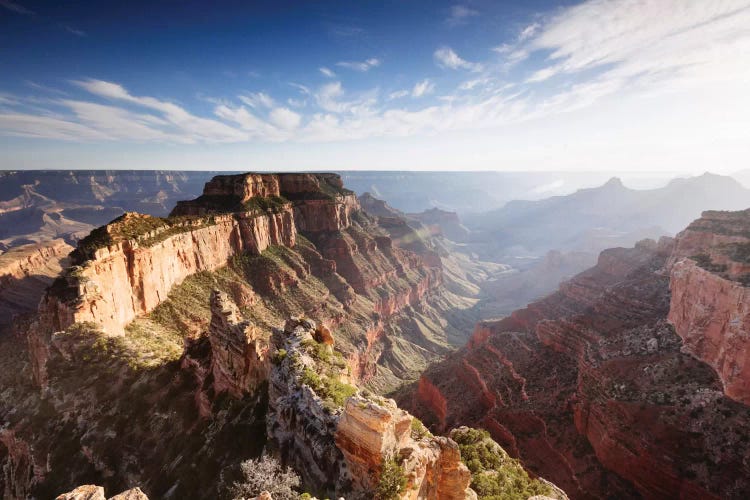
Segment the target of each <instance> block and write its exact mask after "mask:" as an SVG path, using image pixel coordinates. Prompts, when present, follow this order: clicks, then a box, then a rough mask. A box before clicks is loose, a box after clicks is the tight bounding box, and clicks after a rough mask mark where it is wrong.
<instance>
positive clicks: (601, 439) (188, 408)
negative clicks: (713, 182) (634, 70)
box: [0, 173, 750, 499]
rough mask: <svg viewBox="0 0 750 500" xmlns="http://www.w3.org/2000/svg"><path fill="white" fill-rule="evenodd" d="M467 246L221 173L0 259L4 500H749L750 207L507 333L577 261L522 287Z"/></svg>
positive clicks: (559, 261) (429, 228)
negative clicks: (282, 481)
mask: <svg viewBox="0 0 750 500" xmlns="http://www.w3.org/2000/svg"><path fill="white" fill-rule="evenodd" d="M607 189H609V190H620V189H621V186H619V187H618V186H616V185H610V186H609V187H608V188H607ZM163 215H166V214H163ZM474 236H476V235H475V234H474V233H473V232H472V230H471V229H470V228H468V229H467V227H466V226H464V225H463V224H462V222H461V219H460V218H459V217H458V215H457V214H456V213H454V212H450V211H446V210H441V209H432V210H428V211H425V212H422V213H411V214H406V213H403V212H401V211H400V210H397V209H394V208H393V207H391V206H390V205H388V204H387V203H385V202H383V201H382V200H378V199H377V198H375V197H374V196H371V195H363V196H361V197H357V196H356V195H355V194H354V192H352V191H350V190H349V189H347V188H346V187H344V184H343V182H342V179H341V177H340V176H338V175H335V174H306V173H305V174H303V173H289V174H237V175H218V176H214V177H213V178H212V179H210V180H208V181H207V182H206V184H205V186H204V188H203V192H202V194H200V195H198V196H197V197H195V198H194V199H192V200H187V201H186V200H182V201H179V202H177V203H176V205H175V206H174V208H173V209H172V211H171V212H170V213H169V215H168V216H166V217H160V216H154V215H145V214H140V213H137V212H126V213H124V214H122V215H119V216H118V217H117V218H115V219H114V220H112V221H111V222H110V223H108V224H106V225H104V226H101V227H99V228H97V229H95V230H93V231H91V232H90V233H89V234H88V236H81V237H78V238H76V239H75V240H62V239H58V240H53V241H47V240H45V241H43V242H41V243H33V244H27V245H17V246H15V247H14V248H12V249H10V250H9V251H8V252H6V253H5V254H3V255H1V256H0V264H2V266H0V307H2V308H4V309H3V310H4V311H6V312H7V314H6V315H5V316H6V317H7V318H9V319H12V321H6V323H5V324H3V325H0V327H2V329H3V330H4V333H5V334H4V335H3V336H2V337H0V386H1V387H2V388H3V389H4V390H3V391H2V392H0V403H1V404H0V421H2V424H3V425H2V428H0V443H2V446H0V462H1V463H2V476H1V477H0V491H3V497H4V498H27V497H35V498H54V497H56V496H57V495H59V494H60V493H61V492H64V491H70V492H71V493H70V494H69V495H74V494H77V493H75V492H76V491H77V490H79V491H80V492H82V493H81V494H86V495H99V496H100V497H101V498H105V497H104V491H107V492H117V491H123V492H125V493H123V495H124V494H126V493H128V492H134V491H135V490H134V488H140V489H139V490H138V492H135V493H132V495H136V493H137V494H140V495H143V494H148V496H150V497H151V498H224V497H227V486H228V485H229V484H231V483H232V481H235V480H237V479H238V478H239V468H238V466H239V463H240V462H241V461H242V460H246V459H247V458H257V457H260V456H261V455H262V454H270V455H272V456H274V457H275V458H277V459H278V460H279V461H280V462H281V463H282V464H284V465H290V466H292V467H293V469H294V470H295V471H296V473H297V474H299V476H300V478H301V484H302V489H303V491H306V492H308V493H310V494H313V495H317V496H319V497H321V498H325V497H330V496H333V495H335V496H337V497H338V496H344V497H346V498H371V497H372V492H373V491H375V490H379V489H380V488H382V487H383V481H384V479H383V478H384V477H385V478H387V479H389V480H391V479H393V480H394V481H395V484H400V483H401V482H402V483H403V485H402V486H401V487H400V489H399V493H398V498H409V499H417V498H427V499H435V498H455V499H470V498H477V497H479V498H493V495H495V496H502V495H514V497H517V498H530V497H539V496H541V497H542V498H557V499H565V498H568V497H570V498H601V497H605V496H607V495H609V496H614V497H617V498H639V497H647V498H675V497H681V498H742V495H743V492H745V491H747V490H748V489H750V479H749V478H750V464H748V463H747V459H746V457H747V456H750V407H749V406H748V403H749V401H750V363H749V362H748V357H747V354H746V353H747V350H748V337H747V334H746V332H747V330H748V325H750V318H749V317H748V315H749V314H750V310H748V308H747V306H746V302H747V300H746V297H747V296H746V293H745V291H746V289H747V285H748V284H750V279H748V276H750V259H749V258H748V255H750V250H748V249H750V211H742V212H720V211H709V212H704V213H703V215H702V217H701V218H699V219H697V220H696V221H694V222H692V223H691V224H690V225H689V226H688V227H687V229H685V230H684V231H682V232H681V233H679V234H678V235H677V236H676V237H675V238H669V237H663V238H661V239H659V240H658V241H655V240H650V239H645V240H642V241H639V242H638V243H637V244H636V245H635V246H634V247H632V248H612V249H607V250H604V251H603V252H601V254H600V255H599V257H598V260H597V261H596V263H595V265H594V266H593V267H591V268H590V269H588V270H586V271H584V272H582V273H580V274H578V275H575V276H574V277H573V278H571V279H569V280H567V281H565V282H563V283H562V284H561V285H560V287H559V290H558V291H557V292H554V293H552V294H551V295H548V296H547V297H545V298H543V299H539V300H536V301H535V302H532V303H530V304H529V305H528V306H527V307H525V308H522V309H516V310H511V309H513V305H514V304H517V303H527V302H528V301H530V300H535V299H536V297H538V296H541V295H544V294H545V292H546V291H547V290H548V289H550V288H552V287H554V286H555V284H556V283H557V282H558V281H560V280H561V279H563V278H565V277H567V276H570V275H572V274H574V273H575V271H576V270H578V269H579V268H580V267H585V266H586V265H587V264H588V263H590V262H591V261H590V254H589V253H587V252H581V253H576V252H568V253H564V252H557V251H550V252H548V253H547V254H546V256H545V257H544V258H543V259H541V260H539V261H538V262H536V263H535V264H534V265H531V266H528V267H526V268H522V269H521V270H520V272H519V271H513V270H511V269H510V266H507V265H505V264H501V263H499V262H488V261H482V260H480V259H479V258H478V256H477V255H472V250H471V249H472V248H474V247H472V245H473V244H475V243H476V241H474V242H473V243H472V240H471V239H472V238H473V237H474ZM66 241H70V242H72V243H75V244H76V245H75V248H74V247H72V246H70V245H69V244H68V243H67V242H66ZM488 294H489V295H488ZM37 303H38V309H37V308H36V307H35V306H34V304H37ZM506 313H507V316H506V317H504V318H502V319H499V320H490V319H483V318H486V317H487V316H489V315H492V314H506ZM472 331H473V333H472ZM456 349H458V350H456ZM391 397H392V398H393V399H391ZM417 417H418V418H417ZM422 422H424V424H423V423H422ZM466 426H469V427H466ZM474 428H476V429H474ZM478 429H483V430H478ZM393 474H395V475H396V476H392V475H393ZM547 480H549V481H551V482H549V481H547ZM386 482H387V481H386ZM82 485H83V486H82ZM139 492H140V493H139ZM128 494H129V493H128ZM62 497H63V498H68V497H65V496H64V495H63V496H62ZM70 498H77V497H76V496H71V497H70ZM115 498H117V497H115ZM134 498H140V497H139V496H134Z"/></svg>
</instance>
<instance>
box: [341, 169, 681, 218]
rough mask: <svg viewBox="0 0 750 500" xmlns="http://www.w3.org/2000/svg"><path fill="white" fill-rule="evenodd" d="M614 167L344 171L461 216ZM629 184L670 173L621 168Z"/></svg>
mask: <svg viewBox="0 0 750 500" xmlns="http://www.w3.org/2000/svg"><path fill="white" fill-rule="evenodd" d="M612 175H614V174H613V173H612V172H594V173H592V172H415V171H411V172H399V171H347V172H341V177H342V178H343V179H344V182H345V183H346V185H347V186H349V188H350V189H352V190H354V191H355V192H356V193H357V194H363V193H366V192H369V193H372V194H373V195H374V196H375V197H377V198H379V199H381V200H385V201H386V202H388V204H389V205H390V206H392V207H394V208H396V209H398V210H400V211H402V212H407V213H417V212H422V211H423V210H428V209H431V208H440V209H442V210H447V211H449V212H458V214H459V215H460V216H462V217H463V216H464V214H469V213H480V212H486V211H488V210H495V209H498V208H501V207H502V206H503V205H504V204H505V203H507V202H509V201H511V200H539V199H542V198H546V197H549V196H554V195H564V194H570V193H572V192H573V191H575V190H576V189H578V188H581V187H591V186H596V185H598V184H601V183H602V182H605V181H606V180H607V179H608V178H609V177H611V176H612ZM622 175H625V176H627V181H628V183H629V184H631V185H634V186H635V185H637V186H647V187H650V186H655V185H657V184H655V182H656V183H658V182H666V181H667V180H668V179H669V178H670V177H668V176H667V174H653V173H650V174H639V173H632V172H629V173H623V174H622Z"/></svg>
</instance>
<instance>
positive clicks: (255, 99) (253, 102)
mask: <svg viewBox="0 0 750 500" xmlns="http://www.w3.org/2000/svg"><path fill="white" fill-rule="evenodd" d="M239 99H240V101H242V102H244V103H245V104H247V105H248V106H250V107H251V108H272V107H273V106H274V105H275V104H276V103H275V102H274V100H273V98H272V97H271V96H270V95H268V94H266V93H265V92H253V93H250V94H247V95H241V96H240V97H239Z"/></svg>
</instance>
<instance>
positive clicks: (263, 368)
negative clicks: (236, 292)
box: [208, 290, 270, 398]
mask: <svg viewBox="0 0 750 500" xmlns="http://www.w3.org/2000/svg"><path fill="white" fill-rule="evenodd" d="M208 338H209V340H210V342H211V371H212V373H213V376H214V388H215V390H216V392H217V393H221V392H225V391H226V392H229V393H230V394H232V395H233V396H235V397H238V398H241V397H242V396H243V395H244V394H252V393H253V392H255V391H256V390H257V389H258V388H259V387H260V385H261V384H262V383H263V382H265V381H266V380H267V379H268V370H269V366H270V362H269V359H268V341H267V339H266V338H264V337H263V336H262V334H261V331H260V330H259V329H257V328H256V327H255V326H254V325H253V324H252V323H251V322H250V321H247V320H244V319H243V318H242V317H241V315H240V312H239V309H238V308H237V306H236V305H235V303H234V302H233V301H232V299H230V298H229V297H228V296H227V295H226V294H225V293H223V292H220V291H218V290H215V291H214V292H213V293H212V294H211V325H210V327H209V330H208Z"/></svg>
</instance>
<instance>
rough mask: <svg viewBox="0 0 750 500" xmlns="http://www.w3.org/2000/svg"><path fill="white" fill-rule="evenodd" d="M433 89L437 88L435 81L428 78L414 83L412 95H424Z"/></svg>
mask: <svg viewBox="0 0 750 500" xmlns="http://www.w3.org/2000/svg"><path fill="white" fill-rule="evenodd" d="M433 90H435V83H434V82H432V81H430V79H429V78H427V79H424V80H422V81H421V82H418V83H417V84H416V85H414V88H413V89H412V90H411V96H412V97H422V96H425V95H427V94H431V93H432V91H433Z"/></svg>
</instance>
